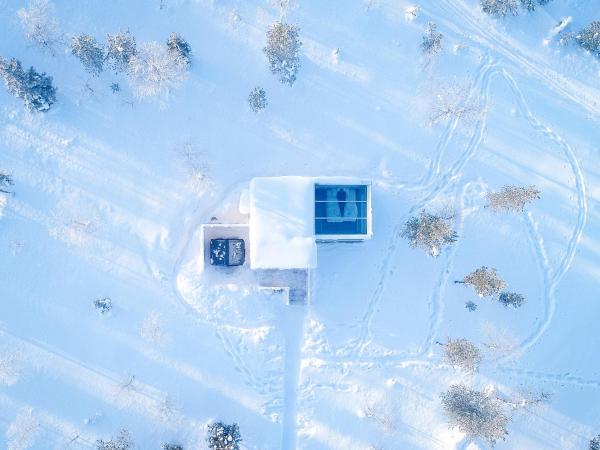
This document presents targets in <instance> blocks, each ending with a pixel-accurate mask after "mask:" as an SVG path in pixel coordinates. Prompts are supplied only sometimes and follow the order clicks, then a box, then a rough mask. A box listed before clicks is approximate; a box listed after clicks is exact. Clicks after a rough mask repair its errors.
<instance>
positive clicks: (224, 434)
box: [207, 422, 242, 450]
mask: <svg viewBox="0 0 600 450" xmlns="http://www.w3.org/2000/svg"><path fill="white" fill-rule="evenodd" d="M207 441H208V448H209V449H210V450H239V449H240V443H241V442H242V436H241V435H240V428H239V427H238V424H237V423H233V424H231V425H227V424H224V423H223V422H215V423H211V424H210V425H209V426H208V437H207Z"/></svg>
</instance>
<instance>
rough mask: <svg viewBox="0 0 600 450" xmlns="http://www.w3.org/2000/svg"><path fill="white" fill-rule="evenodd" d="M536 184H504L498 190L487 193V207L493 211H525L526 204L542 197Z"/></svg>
mask: <svg viewBox="0 0 600 450" xmlns="http://www.w3.org/2000/svg"><path fill="white" fill-rule="evenodd" d="M540 193H541V192H540V190H539V189H538V188H536V187H535V186H527V187H525V186H511V185H507V186H503V187H502V189H500V190H499V191H498V192H489V193H488V194H487V204H486V205H485V207H486V208H490V209H491V210H492V211H493V212H523V210H524V209H525V205H526V204H527V203H531V202H532V201H534V200H537V199H539V198H540Z"/></svg>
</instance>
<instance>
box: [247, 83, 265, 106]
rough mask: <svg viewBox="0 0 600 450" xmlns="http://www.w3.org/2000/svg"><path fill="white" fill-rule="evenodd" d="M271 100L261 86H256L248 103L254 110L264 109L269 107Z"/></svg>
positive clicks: (249, 96)
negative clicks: (268, 99) (269, 100)
mask: <svg viewBox="0 0 600 450" xmlns="http://www.w3.org/2000/svg"><path fill="white" fill-rule="evenodd" d="M268 104H269V102H268V101H267V93H266V91H265V90H264V89H263V88H261V87H260V86H257V87H255V88H254V89H252V91H251V92H250V95H248V105H250V109H251V110H252V111H254V112H259V111H262V110H263V109H265V108H266V107H267V105H268Z"/></svg>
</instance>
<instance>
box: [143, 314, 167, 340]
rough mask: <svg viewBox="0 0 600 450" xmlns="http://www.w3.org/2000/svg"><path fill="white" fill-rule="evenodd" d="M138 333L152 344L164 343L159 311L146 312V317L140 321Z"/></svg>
mask: <svg viewBox="0 0 600 450" xmlns="http://www.w3.org/2000/svg"><path fill="white" fill-rule="evenodd" d="M140 335H141V336H142V337H143V338H144V339H145V340H147V341H148V342H151V343H154V344H162V343H164V340H165V335H164V333H163V331H162V327H161V317H160V314H159V313H157V312H156V311H152V312H151V313H150V314H148V317H146V318H145V319H144V322H143V323H142V328H141V329H140Z"/></svg>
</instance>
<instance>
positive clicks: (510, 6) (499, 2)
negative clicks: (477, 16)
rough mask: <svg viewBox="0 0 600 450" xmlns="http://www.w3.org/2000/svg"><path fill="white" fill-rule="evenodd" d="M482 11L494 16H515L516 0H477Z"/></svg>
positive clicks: (517, 9)
mask: <svg viewBox="0 0 600 450" xmlns="http://www.w3.org/2000/svg"><path fill="white" fill-rule="evenodd" d="M479 3H480V4H481V9H483V12H484V13H486V14H490V15H495V16H501V17H504V16H507V15H513V16H516V15H517V14H518V13H519V5H518V3H517V0H479Z"/></svg>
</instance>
